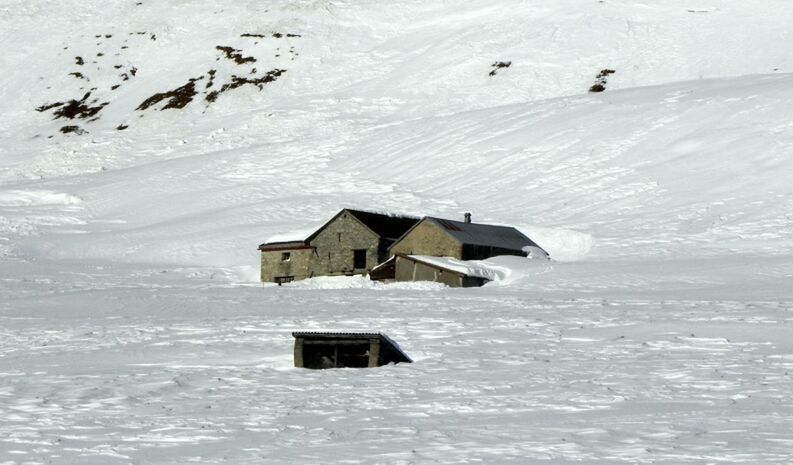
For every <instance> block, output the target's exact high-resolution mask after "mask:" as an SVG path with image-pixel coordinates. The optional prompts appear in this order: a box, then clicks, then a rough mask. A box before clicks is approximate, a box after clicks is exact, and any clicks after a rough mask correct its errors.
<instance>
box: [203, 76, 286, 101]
mask: <svg viewBox="0 0 793 465" xmlns="http://www.w3.org/2000/svg"><path fill="white" fill-rule="evenodd" d="M285 72H286V70H285V69H274V70H271V71H268V72H267V73H265V74H264V76H262V77H260V78H254V79H249V78H245V77H239V76H231V82H230V83H228V84H223V86H222V87H221V88H220V90H215V91H212V92H210V93H208V94H207V96H206V97H205V98H206V101H207V102H214V101H215V100H217V98H218V96H219V95H220V94H222V93H224V92H227V91H229V90H233V89H236V88H238V87H242V86H244V85H254V86H256V87H258V88H259V90H262V88H263V87H264V85H265V84H269V83H271V82H274V81H275V80H276V79H278V78H279V77H280V76H281V75H282V74H284V73H285Z"/></svg>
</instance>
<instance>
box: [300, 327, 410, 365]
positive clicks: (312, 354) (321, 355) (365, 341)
mask: <svg viewBox="0 0 793 465" xmlns="http://www.w3.org/2000/svg"><path fill="white" fill-rule="evenodd" d="M292 336H294V338H295V366H296V367H298V368H312V369H324V368H365V367H379V366H383V365H387V364H389V363H400V362H407V363H411V362H412V361H413V360H411V359H410V357H408V356H407V354H405V353H404V352H402V349H400V348H399V345H398V344H397V343H396V342H394V341H392V340H391V339H390V338H389V337H388V336H386V335H385V334H380V333H336V332H294V333H292Z"/></svg>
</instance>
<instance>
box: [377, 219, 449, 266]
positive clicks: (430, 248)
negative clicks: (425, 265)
mask: <svg viewBox="0 0 793 465" xmlns="http://www.w3.org/2000/svg"><path fill="white" fill-rule="evenodd" d="M397 254H404V255H432V256H436V257H454V258H458V259H462V255H463V247H462V245H461V244H460V243H459V242H457V241H456V240H454V238H452V237H451V236H449V235H448V234H446V233H445V232H444V231H442V230H441V229H440V227H439V226H437V225H436V224H434V223H431V222H429V221H422V222H421V223H419V225H418V226H416V227H415V228H413V230H412V231H410V233H408V235H407V236H405V237H403V238H402V240H401V241H399V242H397V243H396V244H394V246H393V247H392V248H391V255H397Z"/></svg>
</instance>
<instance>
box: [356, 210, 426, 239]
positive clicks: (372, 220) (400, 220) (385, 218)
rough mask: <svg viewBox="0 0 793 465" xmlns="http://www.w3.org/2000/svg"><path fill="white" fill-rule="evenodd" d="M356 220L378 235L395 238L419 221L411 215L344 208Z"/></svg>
mask: <svg viewBox="0 0 793 465" xmlns="http://www.w3.org/2000/svg"><path fill="white" fill-rule="evenodd" d="M346 210H347V211H348V212H350V214H351V215H352V216H354V217H356V218H358V221H360V222H361V223H363V224H365V225H366V227H367V228H369V229H371V230H372V231H373V232H374V233H375V234H377V235H378V236H380V237H382V238H385V239H396V238H398V237H400V236H402V234H405V233H406V232H407V231H408V229H410V228H412V227H413V225H414V224H416V223H418V222H419V218H414V217H411V216H399V215H388V214H383V213H374V212H367V211H362V210H352V209H350V208H347V209H346Z"/></svg>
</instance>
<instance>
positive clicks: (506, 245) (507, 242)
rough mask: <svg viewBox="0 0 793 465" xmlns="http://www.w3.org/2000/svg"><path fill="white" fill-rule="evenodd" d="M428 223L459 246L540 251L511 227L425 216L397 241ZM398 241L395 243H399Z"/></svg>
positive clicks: (532, 242) (523, 235) (534, 244)
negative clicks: (421, 224)
mask: <svg viewBox="0 0 793 465" xmlns="http://www.w3.org/2000/svg"><path fill="white" fill-rule="evenodd" d="M424 221H428V222H430V223H433V224H434V225H436V226H437V227H439V228H440V229H441V230H442V231H444V232H446V233H447V234H449V235H450V236H452V237H453V238H454V239H455V240H457V241H458V242H460V243H461V244H470V245H481V246H486V247H499V248H502V249H509V250H523V248H524V247H528V246H531V247H537V248H539V249H542V247H540V246H539V245H537V244H536V243H535V242H534V241H532V240H531V239H529V238H528V237H527V236H526V235H525V234H523V233H522V232H520V231H518V230H517V229H515V228H513V227H512V226H497V225H493V224H481V223H465V222H463V221H454V220H447V219H443V218H435V217H432V216H426V217H424V219H422V220H421V221H420V222H419V223H417V224H416V225H415V226H413V228H410V230H408V231H407V232H406V233H405V234H403V235H402V237H400V238H399V240H402V238H403V237H405V236H407V235H408V234H410V231H412V230H413V229H414V228H416V227H417V226H418V224H420V223H422V222H424ZM399 240H398V241H397V242H399Z"/></svg>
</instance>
